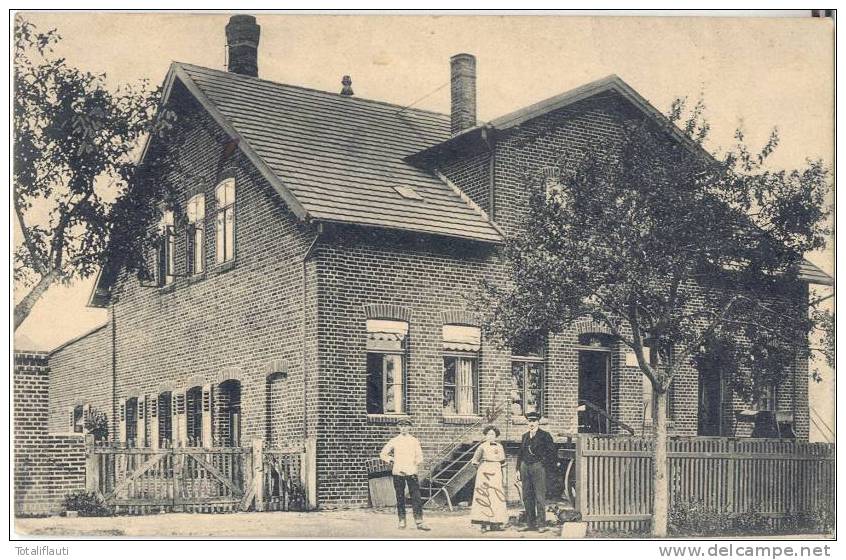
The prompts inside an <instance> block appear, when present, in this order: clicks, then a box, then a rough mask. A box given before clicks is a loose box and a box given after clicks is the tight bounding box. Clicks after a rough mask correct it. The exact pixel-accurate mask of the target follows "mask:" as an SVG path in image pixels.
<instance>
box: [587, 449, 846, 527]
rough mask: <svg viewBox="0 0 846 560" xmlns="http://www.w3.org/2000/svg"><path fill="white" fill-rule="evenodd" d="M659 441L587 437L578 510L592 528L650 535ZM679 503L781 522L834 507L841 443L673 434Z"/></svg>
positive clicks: (673, 491)
mask: <svg viewBox="0 0 846 560" xmlns="http://www.w3.org/2000/svg"><path fill="white" fill-rule="evenodd" d="M653 451H654V444H653V441H652V440H651V439H646V438H632V437H619V436H587V435H583V436H579V438H578V442H577V446H576V469H577V473H578V486H577V491H576V495H577V508H578V509H579V511H580V512H581V513H582V518H583V519H584V520H585V521H587V522H588V523H589V524H590V526H591V528H592V529H594V530H600V531H620V532H642V531H646V530H648V529H649V525H650V522H651V519H652V496H653V488H652V460H653ZM667 455H668V459H667V461H668V490H669V496H670V503H671V504H682V503H692V502H695V503H698V504H700V505H701V506H702V507H704V508H708V509H709V510H713V511H716V512H720V513H725V514H728V515H742V514H749V513H752V512H756V513H758V514H760V515H764V516H767V517H770V518H772V519H775V520H777V519H778V518H781V517H785V516H788V515H793V514H813V513H816V512H819V511H821V510H826V508H831V509H830V511H833V507H834V505H833V499H834V498H833V497H834V482H835V481H834V475H835V473H834V445H833V444H824V443H807V442H796V441H788V440H770V439H729V438H718V437H713V438H712V437H689V438H671V439H670V440H669V442H668V449H667Z"/></svg>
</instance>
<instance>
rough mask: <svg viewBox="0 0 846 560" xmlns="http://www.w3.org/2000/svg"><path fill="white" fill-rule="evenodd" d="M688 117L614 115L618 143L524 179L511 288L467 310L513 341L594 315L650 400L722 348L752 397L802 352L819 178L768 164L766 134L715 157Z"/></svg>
mask: <svg viewBox="0 0 846 560" xmlns="http://www.w3.org/2000/svg"><path fill="white" fill-rule="evenodd" d="M683 109H684V104H683V103H682V102H677V103H676V104H674V107H673V110H672V112H671V114H670V118H669V119H668V121H667V124H666V126H663V127H660V126H656V125H655V122H654V121H653V120H651V119H644V120H637V119H626V120H623V119H621V121H620V122H619V123H618V124H619V139H618V141H617V142H615V143H613V144H610V145H608V144H607V143H606V144H605V145H604V146H599V145H596V146H593V147H592V148H589V149H587V150H585V151H584V152H583V153H581V154H577V155H576V156H575V157H574V156H573V154H561V159H560V161H559V162H558V166H559V169H558V173H553V174H552V175H553V176H558V177H559V179H558V180H552V181H550V180H545V179H544V177H542V176H541V173H540V170H529V171H528V172H527V174H526V188H527V190H528V192H529V193H530V196H529V201H528V211H527V212H526V214H525V215H526V218H525V220H524V221H523V223H522V224H521V227H519V228H516V229H517V231H516V233H515V234H513V235H511V236H510V237H509V238H508V239H507V242H506V245H505V248H504V258H505V261H506V263H507V264H508V268H509V271H510V278H509V283H508V284H507V285H505V286H503V285H499V284H496V283H494V282H491V281H485V282H484V283H483V289H482V290H481V295H480V298H479V300H478V301H477V304H478V308H479V309H480V310H483V311H485V310H487V311H488V312H487V316H488V319H489V321H488V331H489V333H490V334H492V335H494V337H495V338H497V339H499V340H501V341H503V342H504V343H505V344H508V345H516V344H519V343H520V342H521V340H524V339H525V338H527V337H528V338H532V337H543V336H546V335H548V334H549V333H556V332H561V331H563V330H565V329H566V328H567V327H568V326H569V325H571V324H572V323H573V322H575V321H577V320H579V319H582V318H585V317H590V318H592V319H594V320H595V321H598V322H600V323H601V324H603V325H605V326H606V327H608V328H609V329H610V330H611V331H612V332H613V333H614V335H615V336H616V338H617V339H618V340H620V341H621V342H623V343H624V344H625V345H626V346H628V347H629V348H630V349H631V350H632V351H634V352H635V354H636V355H637V356H638V362H639V364H640V366H641V368H642V369H643V370H644V373H645V374H646V375H648V376H649V377H650V379H651V380H652V381H653V384H654V386H655V388H656V390H657V391H659V392H664V391H666V390H667V388H668V387H669V384H670V382H671V380H672V376H673V375H674V374H675V373H676V372H677V370H678V367H679V366H682V365H685V364H687V363H689V361H690V360H691V359H693V358H694V357H696V356H697V355H698V354H700V353H703V352H710V349H713V348H715V347H716V346H719V347H720V350H721V352H722V353H723V354H724V355H727V356H730V357H731V358H732V366H733V372H734V373H735V374H736V375H734V376H732V380H733V381H735V382H736V383H737V389H738V390H739V391H741V392H742V393H744V394H745V395H746V396H749V397H751V396H752V395H751V393H753V392H754V391H755V387H753V385H754V383H753V382H752V380H753V379H761V378H763V379H765V380H773V381H778V380H779V379H780V377H781V376H783V375H785V372H786V367H787V368H788V369H789V368H790V366H791V364H793V363H794V362H793V358H794V357H796V352H807V349H804V350H803V348H802V346H803V343H804V341H805V340H806V337H807V333H808V331H809V329H810V328H811V326H812V321H811V318H810V317H809V316H808V313H807V310H806V309H805V308H804V306H803V304H802V302H803V301H804V302H807V298H806V297H805V296H804V294H805V291H804V290H805V288H804V286H803V285H802V283H801V282H799V280H798V271H799V264H800V262H801V260H802V258H803V257H802V256H803V254H804V253H806V252H808V251H812V250H815V249H819V248H821V247H822V246H823V245H824V240H825V235H826V234H827V230H826V229H825V224H824V222H825V218H826V217H827V215H828V213H827V210H826V207H825V205H824V200H825V194H826V192H827V190H828V178H829V174H828V170H827V169H826V168H825V166H824V165H823V164H822V162H820V161H809V162H808V163H807V165H806V166H805V167H804V168H802V169H797V170H792V171H783V170H781V171H771V170H768V169H766V168H765V162H766V160H767V158H768V157H769V155H770V154H771V153H772V152H773V150H774V149H775V148H776V146H777V144H778V135H777V132H776V131H774V132H773V134H772V135H771V136H770V139H769V141H768V142H767V143H766V145H765V146H764V147H763V148H762V149H761V150H760V151H759V152H757V153H754V154H753V153H752V152H751V151H750V150H749V149H748V147H747V146H746V144H745V142H744V137H743V134H742V132H741V131H738V132H737V134H736V136H735V139H736V145H735V146H734V147H733V149H732V150H730V151H729V152H727V153H726V154H724V155H723V157H721V158H720V159H715V158H712V157H711V156H708V155H707V154H706V153H705V152H704V150H703V149H702V145H703V143H704V142H705V140H706V139H707V138H708V131H709V130H710V126H709V125H708V123H707V121H706V120H705V119H704V117H703V109H704V107H703V105H702V104H701V103H699V104H697V105H696V107H694V108H693V109H692V110H691V111H690V112H689V113H690V114H689V115H688V116H687V118H686V119H685V120H684V121H683V122H682V121H681V120H680V118H681V116H682V114H683ZM675 124H678V127H677V128H676V127H675ZM674 129H675V130H680V131H681V132H683V134H684V136H683V137H682V138H674V137H673V136H674V134H673V133H672V131H673V130H674ZM490 310H492V311H490ZM647 347H650V348H652V349H654V352H652V354H653V355H656V360H654V362H651V361H650V360H649V359H648V356H647V354H649V352H648V351H645V348H647ZM750 348H754V349H753V350H751V351H750V350H749V349H750ZM753 370H754V372H755V375H750V374H749V372H751V371H753Z"/></svg>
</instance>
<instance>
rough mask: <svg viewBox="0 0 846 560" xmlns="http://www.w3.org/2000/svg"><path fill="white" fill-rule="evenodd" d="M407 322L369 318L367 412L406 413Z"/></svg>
mask: <svg viewBox="0 0 846 560" xmlns="http://www.w3.org/2000/svg"><path fill="white" fill-rule="evenodd" d="M407 334H408V323H406V322H405V321H385V320H380V319H368V321H367V413H368V414H402V413H404V412H405V411H406V395H405V363H404V362H405V360H404V358H405V338H406V335H407Z"/></svg>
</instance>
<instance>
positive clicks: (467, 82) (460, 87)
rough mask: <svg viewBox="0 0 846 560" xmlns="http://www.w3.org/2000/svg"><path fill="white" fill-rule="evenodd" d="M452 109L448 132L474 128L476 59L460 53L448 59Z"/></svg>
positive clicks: (456, 132) (454, 132)
mask: <svg viewBox="0 0 846 560" xmlns="http://www.w3.org/2000/svg"><path fill="white" fill-rule="evenodd" d="M449 62H450V78H451V88H450V89H451V99H452V109H451V111H450V132H452V134H458V133H459V132H461V131H462V130H465V129H468V128H472V127H474V126H476V57H475V56H473V55H472V54H467V53H461V54H457V55H455V56H453V57H452V58H450V59H449Z"/></svg>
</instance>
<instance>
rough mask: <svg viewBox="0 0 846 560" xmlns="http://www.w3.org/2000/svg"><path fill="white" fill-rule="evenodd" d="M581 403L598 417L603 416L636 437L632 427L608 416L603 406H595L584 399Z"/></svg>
mask: <svg viewBox="0 0 846 560" xmlns="http://www.w3.org/2000/svg"><path fill="white" fill-rule="evenodd" d="M579 403H581V404H583V405H585V408H587V409H589V410H590V411H591V412H593V413H594V414H598V415H600V416H602V417H603V418H605V419H606V420H608V421H609V422H610V423H611V424H614V425H617V426H620V427H621V428H623V429H624V430H626V431H627V432H629V435H630V436H633V435H635V431H634V428H632V427H631V426H629V425H628V424H626V423H625V422H623V421H622V420H618V419H617V418H614V417H613V416H611V415H610V414H608V412H606V411H605V409H603V408H602V407H601V406H599V405H597V404H594V403H592V402H590V401H587V400H584V399H582V400H580V401H579Z"/></svg>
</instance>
